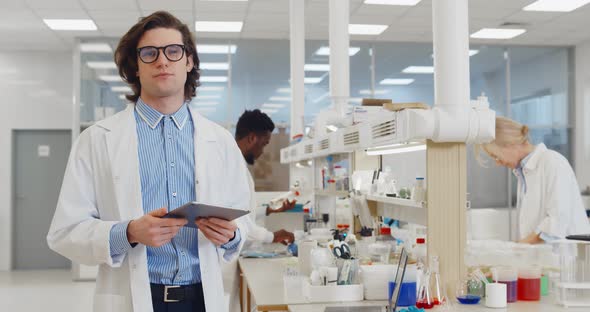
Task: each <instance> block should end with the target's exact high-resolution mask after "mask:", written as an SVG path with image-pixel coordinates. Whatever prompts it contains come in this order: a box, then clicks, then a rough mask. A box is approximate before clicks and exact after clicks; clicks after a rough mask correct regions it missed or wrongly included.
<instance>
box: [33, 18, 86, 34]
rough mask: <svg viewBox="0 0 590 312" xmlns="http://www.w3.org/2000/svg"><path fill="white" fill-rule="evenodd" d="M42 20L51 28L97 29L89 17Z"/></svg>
mask: <svg viewBox="0 0 590 312" xmlns="http://www.w3.org/2000/svg"><path fill="white" fill-rule="evenodd" d="M43 22H44V23H45V25H47V26H48V27H49V28H51V29H52V30H74V31H92V30H96V29H97V28H96V24H94V21H92V20H91V19H48V18H44V19H43Z"/></svg>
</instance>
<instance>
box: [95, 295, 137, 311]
mask: <svg viewBox="0 0 590 312" xmlns="http://www.w3.org/2000/svg"><path fill="white" fill-rule="evenodd" d="M103 311H104V312H123V311H131V309H129V307H127V304H126V300H125V297H123V296H118V295H104V294H101V295H94V312H103Z"/></svg>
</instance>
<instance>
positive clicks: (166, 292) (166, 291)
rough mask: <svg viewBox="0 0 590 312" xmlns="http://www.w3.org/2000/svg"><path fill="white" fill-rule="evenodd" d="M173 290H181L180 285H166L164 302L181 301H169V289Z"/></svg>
mask: <svg viewBox="0 0 590 312" xmlns="http://www.w3.org/2000/svg"><path fill="white" fill-rule="evenodd" d="M171 288H180V286H178V285H172V286H166V285H164V302H179V301H180V300H172V299H168V289H171Z"/></svg>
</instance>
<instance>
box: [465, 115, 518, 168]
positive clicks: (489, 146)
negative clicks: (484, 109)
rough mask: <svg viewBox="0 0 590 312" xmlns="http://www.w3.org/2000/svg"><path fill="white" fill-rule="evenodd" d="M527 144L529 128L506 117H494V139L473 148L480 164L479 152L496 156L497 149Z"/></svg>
mask: <svg viewBox="0 0 590 312" xmlns="http://www.w3.org/2000/svg"><path fill="white" fill-rule="evenodd" d="M528 142H529V127H528V126H527V125H523V124H521V123H519V122H517V121H514V120H512V119H509V118H506V117H496V138H495V139H494V140H493V141H492V142H490V143H485V144H477V145H476V146H475V155H476V157H477V160H478V161H479V163H480V164H482V160H481V158H480V151H481V150H482V149H483V150H484V151H485V152H486V153H488V154H496V155H497V154H498V147H506V146H511V145H519V144H526V143H528Z"/></svg>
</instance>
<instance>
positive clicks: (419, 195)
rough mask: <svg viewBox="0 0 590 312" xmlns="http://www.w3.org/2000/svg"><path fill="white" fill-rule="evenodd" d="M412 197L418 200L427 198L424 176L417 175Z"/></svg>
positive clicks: (421, 200)
mask: <svg viewBox="0 0 590 312" xmlns="http://www.w3.org/2000/svg"><path fill="white" fill-rule="evenodd" d="M411 199H413V200H414V201H416V202H423V201H425V200H426V186H425V185H424V178H423V177H416V182H414V187H413V188H412V193H411Z"/></svg>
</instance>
